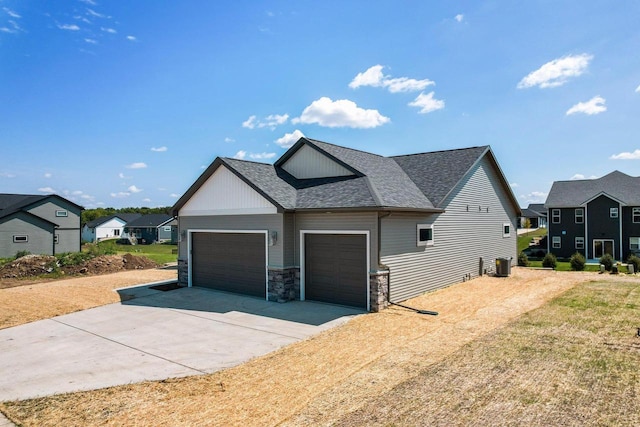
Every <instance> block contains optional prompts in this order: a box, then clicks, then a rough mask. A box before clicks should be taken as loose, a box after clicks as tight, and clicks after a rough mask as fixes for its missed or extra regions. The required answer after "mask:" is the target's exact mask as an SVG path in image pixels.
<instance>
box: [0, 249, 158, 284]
mask: <svg viewBox="0 0 640 427" xmlns="http://www.w3.org/2000/svg"><path fill="white" fill-rule="evenodd" d="M156 267H158V264H156V263H155V262H154V261H152V260H150V259H149V258H146V257H141V256H136V255H132V254H125V255H102V256H99V257H96V258H93V259H90V260H88V261H86V262H83V263H81V264H78V265H66V266H59V265H58V264H57V260H56V257H54V256H48V255H27V256H24V257H21V258H18V259H17V260H15V261H12V262H10V263H8V264H6V265H4V266H3V267H2V268H0V279H24V278H29V277H36V276H42V275H44V274H50V273H53V272H56V271H59V272H62V274H65V275H72V276H74V275H98V274H108V273H117V272H118V271H123V270H144V269H147V268H156Z"/></svg>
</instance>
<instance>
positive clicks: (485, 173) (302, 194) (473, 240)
mask: <svg viewBox="0 0 640 427" xmlns="http://www.w3.org/2000/svg"><path fill="white" fill-rule="evenodd" d="M173 214H174V216H177V217H178V228H179V238H180V243H179V256H178V264H179V281H180V282H181V283H182V284H185V285H189V286H203V287H209V288H213V289H217V290H223V291H230V292H237V293H242V294H248V295H255V296H257V297H260V298H265V299H267V300H269V301H281V302H283V301H290V300H314V301H322V302H328V303H335V304H343V305H349V306H355V307H360V308H363V309H366V310H372V311H377V310H379V309H381V308H384V307H385V306H386V305H387V304H388V302H389V301H391V302H401V301H404V300H406V299H408V298H411V297H414V296H417V295H420V294H422V293H424V292H427V291H430V290H434V289H438V288H442V287H445V286H448V285H451V284H454V283H457V282H462V281H464V280H467V279H469V278H472V277H476V276H478V275H480V274H484V273H485V272H491V271H493V270H495V260H496V258H512V257H513V258H515V256H516V249H517V244H516V241H517V239H516V226H517V219H518V216H519V215H520V208H519V206H518V204H517V201H516V199H515V197H514V195H513V193H512V191H511V189H510V187H509V184H508V182H507V180H506V179H505V177H504V175H503V173H502V171H501V169H500V167H499V166H498V163H497V161H496V159H495V156H494V155H493V152H492V151H491V149H490V147H488V146H484V147H472V148H466V149H460V150H448V151H438V152H431V153H422V154H414V155H407V156H397V157H383V156H379V155H376V154H372V153H367V152H363V151H358V150H353V149H350V148H346V147H341V146H337V145H333V144H328V143H325V142H321V141H316V140H313V139H308V138H301V139H300V140H298V142H297V143H296V144H295V145H293V146H292V147H291V148H290V149H289V150H288V151H287V152H286V153H285V154H284V155H283V156H282V157H281V158H280V159H278V160H277V161H276V162H275V163H274V164H273V165H271V164H264V163H256V162H249V161H243V160H236V159H230V158H216V159H215V161H214V162H213V163H212V164H211V165H210V166H209V167H208V168H207V169H206V170H205V171H204V173H203V174H202V175H201V176H200V177H199V178H198V179H197V180H196V182H195V183H194V184H193V185H192V186H191V187H190V188H189V189H188V190H187V192H186V193H185V194H184V195H183V196H182V197H181V198H180V199H179V200H178V202H177V203H176V204H175V206H174V207H173Z"/></svg>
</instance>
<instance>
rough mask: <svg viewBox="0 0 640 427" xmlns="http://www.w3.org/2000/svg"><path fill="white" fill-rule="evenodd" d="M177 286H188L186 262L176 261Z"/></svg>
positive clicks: (187, 266)
mask: <svg viewBox="0 0 640 427" xmlns="http://www.w3.org/2000/svg"><path fill="white" fill-rule="evenodd" d="M178 285H180V286H189V265H188V263H187V261H186V260H183V259H179V260H178Z"/></svg>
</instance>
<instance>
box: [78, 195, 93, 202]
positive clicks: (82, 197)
mask: <svg viewBox="0 0 640 427" xmlns="http://www.w3.org/2000/svg"><path fill="white" fill-rule="evenodd" d="M80 198H81V199H83V200H88V201H90V202H93V201H94V200H95V199H96V198H95V197H93V196H90V195H88V194H83V195H82V196H80Z"/></svg>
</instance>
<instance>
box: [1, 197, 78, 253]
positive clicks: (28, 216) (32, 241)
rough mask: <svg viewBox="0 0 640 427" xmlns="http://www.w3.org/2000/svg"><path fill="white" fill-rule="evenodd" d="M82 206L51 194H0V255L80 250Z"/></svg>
mask: <svg viewBox="0 0 640 427" xmlns="http://www.w3.org/2000/svg"><path fill="white" fill-rule="evenodd" d="M82 209H83V207H82V206H79V205H76V204H75V203H73V202H71V201H69V200H67V199H64V198H62V197H60V196H57V195H55V194H50V195H45V196H38V195H27V194H0V258H9V257H12V256H15V254H16V253H17V252H21V251H27V252H30V253H32V254H38V255H55V254H57V253H63V252H78V251H80V214H81V213H82Z"/></svg>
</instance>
